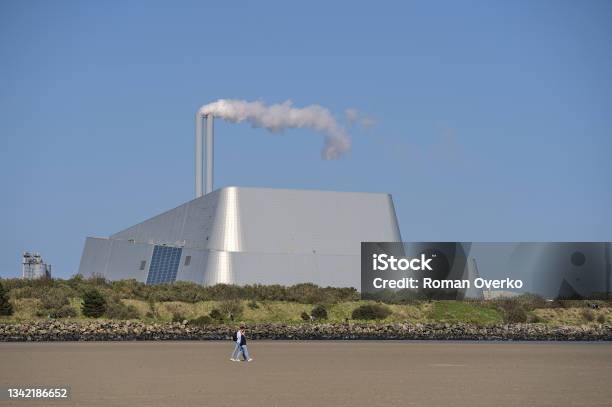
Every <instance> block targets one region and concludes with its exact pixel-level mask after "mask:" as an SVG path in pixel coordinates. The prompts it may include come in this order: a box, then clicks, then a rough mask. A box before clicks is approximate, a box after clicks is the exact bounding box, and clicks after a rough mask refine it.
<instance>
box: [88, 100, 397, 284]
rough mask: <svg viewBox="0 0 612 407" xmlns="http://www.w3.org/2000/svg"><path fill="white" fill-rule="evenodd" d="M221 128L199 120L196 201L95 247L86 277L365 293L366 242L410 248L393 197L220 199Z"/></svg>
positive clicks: (241, 192) (270, 194) (91, 245)
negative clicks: (217, 131)
mask: <svg viewBox="0 0 612 407" xmlns="http://www.w3.org/2000/svg"><path fill="white" fill-rule="evenodd" d="M204 119H205V122H206V132H205V133H206V137H205V139H204V137H203V136H204V131H203V130H204V129H203V124H204ZM213 127H214V117H213V115H212V114H208V115H205V116H204V115H203V114H202V113H201V110H198V113H197V114H196V131H195V135H196V137H195V199H193V200H191V201H189V202H186V203H184V204H182V205H180V206H178V207H176V208H174V209H171V210H169V211H167V212H164V213H162V214H160V215H157V216H155V217H153V218H150V219H148V220H145V221H144V222H141V223H138V224H136V225H134V226H132V227H129V228H127V229H125V230H122V231H120V232H117V233H115V234H113V235H111V236H109V237H103V238H100V237H88V238H87V239H86V241H85V248H84V250H83V254H82V257H81V262H80V266H79V273H81V274H82V275H83V276H86V277H88V276H92V275H94V274H95V275H100V276H104V277H105V278H107V279H109V280H119V279H129V278H133V279H136V280H138V281H141V282H146V283H147V284H159V283H167V282H173V281H192V282H196V283H199V284H204V285H214V284H219V283H226V284H238V285H244V284H282V285H292V284H297V283H303V282H311V283H315V284H318V285H320V286H341V287H355V288H357V289H359V288H360V285H361V281H360V247H361V242H368V241H374V242H400V241H401V236H400V230H399V226H398V222H397V218H396V214H395V209H394V206H393V200H392V198H391V196H390V195H389V194H382V193H362V192H335V191H311V190H291V189H271V188H251V187H249V188H245V187H235V186H231V187H223V188H220V189H217V190H213V144H214V134H213ZM204 147H205V148H204ZM204 152H205V153H206V159H205V160H204ZM204 162H205V163H206V168H205V170H204Z"/></svg>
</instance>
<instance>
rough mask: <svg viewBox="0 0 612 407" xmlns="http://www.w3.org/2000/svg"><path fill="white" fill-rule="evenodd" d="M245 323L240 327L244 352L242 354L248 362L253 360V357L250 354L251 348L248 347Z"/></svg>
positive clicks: (241, 347)
mask: <svg viewBox="0 0 612 407" xmlns="http://www.w3.org/2000/svg"><path fill="white" fill-rule="evenodd" d="M244 329H245V327H244V325H242V326H241V327H240V331H239V332H240V350H241V352H242V356H243V357H244V359H245V360H246V361H247V362H251V361H252V360H253V359H252V358H251V357H250V356H249V349H248V348H247V341H246V335H245V334H244Z"/></svg>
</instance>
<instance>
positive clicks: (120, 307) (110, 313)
mask: <svg viewBox="0 0 612 407" xmlns="http://www.w3.org/2000/svg"><path fill="white" fill-rule="evenodd" d="M104 314H106V316H107V317H108V318H110V319H139V318H140V313H139V312H138V309H137V308H136V307H135V306H133V305H126V304H124V303H123V301H121V299H120V298H117V297H111V298H107V299H106V310H105V311H104Z"/></svg>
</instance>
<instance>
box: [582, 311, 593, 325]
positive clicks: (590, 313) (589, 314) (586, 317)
mask: <svg viewBox="0 0 612 407" xmlns="http://www.w3.org/2000/svg"><path fill="white" fill-rule="evenodd" d="M582 318H584V320H585V321H588V322H592V321H594V320H595V314H594V313H593V311H591V310H590V309H588V308H585V309H583V310H582Z"/></svg>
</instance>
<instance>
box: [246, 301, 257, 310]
mask: <svg viewBox="0 0 612 407" xmlns="http://www.w3.org/2000/svg"><path fill="white" fill-rule="evenodd" d="M247 307H249V308H250V309H258V308H259V305H257V301H255V300H251V301H249V302H248V304H247Z"/></svg>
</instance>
